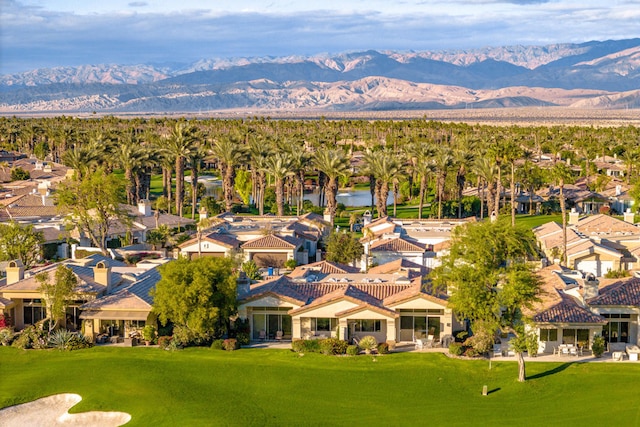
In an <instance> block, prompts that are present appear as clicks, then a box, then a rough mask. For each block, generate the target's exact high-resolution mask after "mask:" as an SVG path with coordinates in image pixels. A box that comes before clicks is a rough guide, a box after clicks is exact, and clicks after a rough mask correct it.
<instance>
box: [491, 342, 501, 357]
mask: <svg viewBox="0 0 640 427" xmlns="http://www.w3.org/2000/svg"><path fill="white" fill-rule="evenodd" d="M497 356H502V344H494V345H493V357H497Z"/></svg>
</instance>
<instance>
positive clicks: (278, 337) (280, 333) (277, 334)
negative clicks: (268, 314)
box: [276, 331, 284, 341]
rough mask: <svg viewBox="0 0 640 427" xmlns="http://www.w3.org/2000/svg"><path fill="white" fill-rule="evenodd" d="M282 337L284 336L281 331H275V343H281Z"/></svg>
mask: <svg viewBox="0 0 640 427" xmlns="http://www.w3.org/2000/svg"><path fill="white" fill-rule="evenodd" d="M282 335H284V334H283V333H282V331H276V341H281V340H282Z"/></svg>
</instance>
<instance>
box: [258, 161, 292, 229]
mask: <svg viewBox="0 0 640 427" xmlns="http://www.w3.org/2000/svg"><path fill="white" fill-rule="evenodd" d="M291 166H292V159H291V155H290V154H288V153H284V152H279V153H276V154H274V155H273V156H271V157H269V158H267V159H266V161H265V168H264V171H265V172H267V173H268V174H269V175H271V176H272V177H273V179H274V180H275V187H276V206H277V209H278V216H282V215H284V180H285V178H286V177H288V176H291V175H293V172H292V171H291Z"/></svg>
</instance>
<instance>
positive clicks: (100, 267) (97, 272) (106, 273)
mask: <svg viewBox="0 0 640 427" xmlns="http://www.w3.org/2000/svg"><path fill="white" fill-rule="evenodd" d="M93 280H95V282H96V283H98V284H100V285H103V286H106V287H107V292H109V291H110V290H111V267H109V266H107V264H106V263H105V262H104V261H100V262H98V263H97V264H96V266H95V267H93Z"/></svg>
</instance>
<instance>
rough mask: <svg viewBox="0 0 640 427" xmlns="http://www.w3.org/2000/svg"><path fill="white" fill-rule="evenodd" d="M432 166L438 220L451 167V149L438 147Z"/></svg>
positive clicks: (440, 215)
mask: <svg viewBox="0 0 640 427" xmlns="http://www.w3.org/2000/svg"><path fill="white" fill-rule="evenodd" d="M433 164H434V166H435V169H436V197H437V199H438V219H440V218H442V199H443V197H444V188H445V183H446V180H447V173H448V172H449V168H450V167H451V166H452V165H453V155H452V153H451V148H449V147H448V146H446V145H438V146H437V148H436V150H435V153H434V155H433Z"/></svg>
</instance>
